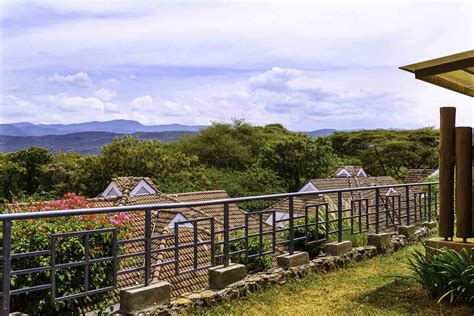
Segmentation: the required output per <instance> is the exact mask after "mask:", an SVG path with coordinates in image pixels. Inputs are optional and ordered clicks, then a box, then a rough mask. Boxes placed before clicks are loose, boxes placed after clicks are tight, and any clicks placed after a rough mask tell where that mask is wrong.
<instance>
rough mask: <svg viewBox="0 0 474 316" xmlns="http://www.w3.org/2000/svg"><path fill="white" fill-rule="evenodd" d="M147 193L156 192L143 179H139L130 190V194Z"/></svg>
mask: <svg viewBox="0 0 474 316" xmlns="http://www.w3.org/2000/svg"><path fill="white" fill-rule="evenodd" d="M148 194H156V191H155V190H154V189H153V188H152V187H151V186H150V185H149V184H148V183H147V182H146V181H145V180H143V179H142V180H140V182H138V184H137V185H136V186H135V188H133V190H132V192H130V196H136V195H148Z"/></svg>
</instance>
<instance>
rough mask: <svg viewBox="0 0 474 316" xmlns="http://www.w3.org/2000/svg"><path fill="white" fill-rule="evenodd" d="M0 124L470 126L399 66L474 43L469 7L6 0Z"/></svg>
mask: <svg viewBox="0 0 474 316" xmlns="http://www.w3.org/2000/svg"><path fill="white" fill-rule="evenodd" d="M0 6H1V7H0V9H1V15H0V19H1V31H0V32H1V33H0V37H1V50H0V57H1V70H0V72H1V77H0V95H1V96H0V100H1V101H0V106H1V109H0V123H13V122H23V121H28V122H32V123H48V124H55V123H79V122H86V121H95V120H97V121H106V120H112V119H132V120H137V121H139V122H141V123H143V124H146V125H151V124H171V123H180V124H190V125H198V124H199V125H207V124H210V123H211V122H215V121H218V122H221V121H224V122H229V121H231V120H232V119H245V120H246V121H248V122H250V123H252V124H256V125H264V124H269V123H281V124H283V125H284V126H286V127H287V128H290V129H292V130H301V131H310V130H316V129H321V128H335V129H370V128H419V127H426V126H439V107H440V106H456V107H457V113H458V114H457V125H471V126H472V122H473V121H474V112H473V111H474V104H473V101H472V98H469V97H467V96H464V95H461V94H458V93H455V92H452V91H449V90H446V89H442V88H439V87H436V86H434V85H431V84H428V83H425V82H422V81H419V80H415V79H414V75H413V74H410V73H408V72H405V71H402V70H400V69H398V67H400V66H403V65H407V64H411V63H415V62H418V61H423V60H427V59H432V58H436V57H440V56H444V55H449V54H453V53H457V52H460V51H465V50H470V49H473V44H474V43H473V41H474V28H473V21H474V4H473V2H471V1H456V0H453V1H438V2H430V1H399V2H393V1H390V2H383V1H377V2H339V1H314V2H298V1H292V2H280V1H262V2H250V1H243V2H224V1H214V2H205V1H166V2H165V1H148V0H140V1H136V0H132V1H125V0H123V1H119V0H117V1H91V0H82V1H70V0H61V1H48V0H42V1H11V0H6V1H2V3H1V4H0Z"/></svg>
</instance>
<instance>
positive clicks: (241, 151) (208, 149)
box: [175, 120, 265, 170]
mask: <svg viewBox="0 0 474 316" xmlns="http://www.w3.org/2000/svg"><path fill="white" fill-rule="evenodd" d="M264 143H265V138H264V135H263V133H262V129H261V128H259V127H254V126H252V125H250V124H248V123H245V122H244V121H242V120H235V121H234V122H233V123H232V124H226V123H213V124H212V126H211V127H209V128H206V129H205V130H202V131H201V132H200V133H198V134H195V135H191V136H188V137H186V138H183V139H182V140H180V141H178V142H177V143H176V145H175V146H176V148H177V149H178V150H179V151H182V152H184V153H186V154H188V155H194V156H197V157H198V158H199V161H200V162H202V163H204V164H206V165H207V166H208V167H215V168H218V169H232V170H245V169H247V168H250V167H252V166H254V165H255V164H256V163H257V161H258V152H259V150H260V148H261V147H262V146H263V145H264Z"/></svg>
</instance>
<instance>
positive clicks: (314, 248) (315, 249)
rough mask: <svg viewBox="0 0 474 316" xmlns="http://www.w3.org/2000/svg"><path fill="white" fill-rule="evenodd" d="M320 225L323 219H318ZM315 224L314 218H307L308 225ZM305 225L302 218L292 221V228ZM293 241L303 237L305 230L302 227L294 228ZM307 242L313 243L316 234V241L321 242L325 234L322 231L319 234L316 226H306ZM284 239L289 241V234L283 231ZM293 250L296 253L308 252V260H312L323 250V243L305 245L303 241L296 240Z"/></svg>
mask: <svg viewBox="0 0 474 316" xmlns="http://www.w3.org/2000/svg"><path fill="white" fill-rule="evenodd" d="M319 220H320V223H321V220H324V219H323V218H321V217H320V219H319ZM315 222H316V217H315V216H308V223H309V224H312V223H315ZM304 223H305V220H304V218H301V219H296V220H295V221H294V226H300V225H304ZM322 223H323V226H324V222H322ZM294 231H295V239H298V238H299V237H303V236H304V235H305V228H304V226H301V227H295V230H294ZM307 234H308V241H309V242H311V241H315V240H316V234H317V237H318V240H322V239H324V238H326V234H325V232H324V230H323V231H322V232H321V229H319V231H318V230H317V228H316V225H311V226H308V233H307ZM284 238H285V240H288V239H289V232H288V231H285V232H284ZM295 250H296V251H306V252H308V254H309V257H310V259H313V258H314V257H316V256H317V255H319V254H320V253H321V252H322V250H323V243H322V242H321V243H314V244H309V245H308V244H307V243H306V241H305V240H303V239H302V240H297V241H295Z"/></svg>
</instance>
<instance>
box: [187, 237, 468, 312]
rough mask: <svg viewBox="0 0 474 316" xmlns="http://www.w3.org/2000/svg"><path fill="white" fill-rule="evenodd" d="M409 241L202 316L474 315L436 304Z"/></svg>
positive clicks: (203, 309)
mask: <svg viewBox="0 0 474 316" xmlns="http://www.w3.org/2000/svg"><path fill="white" fill-rule="evenodd" d="M414 249H422V246H421V245H420V244H419V245H416V246H409V247H407V248H405V249H403V250H401V251H399V252H397V253H395V254H392V255H384V256H379V257H376V258H374V259H370V260H366V261H363V262H359V263H356V264H354V265H353V266H351V267H348V268H345V269H340V270H337V271H333V272H330V273H327V274H311V275H309V276H307V277H306V278H304V279H303V280H300V281H291V282H289V283H287V284H285V285H281V286H274V287H272V288H269V289H267V290H264V291H262V292H259V293H254V294H251V295H250V296H248V297H246V298H241V299H239V300H232V301H230V302H227V303H222V304H220V305H217V306H215V307H213V308H209V309H205V308H202V309H199V310H197V311H196V314H201V315H273V316H274V315H474V307H469V306H459V305H458V306H450V305H447V304H437V303H436V299H432V298H430V297H429V296H428V294H427V293H426V292H425V291H424V290H423V288H421V287H420V286H419V285H418V284H416V283H414V282H413V281H410V280H402V279H397V278H395V277H393V276H394V275H399V274H404V273H405V274H406V273H408V270H407V269H406V262H407V258H408V257H410V255H411V253H412V252H413V250H414Z"/></svg>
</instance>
